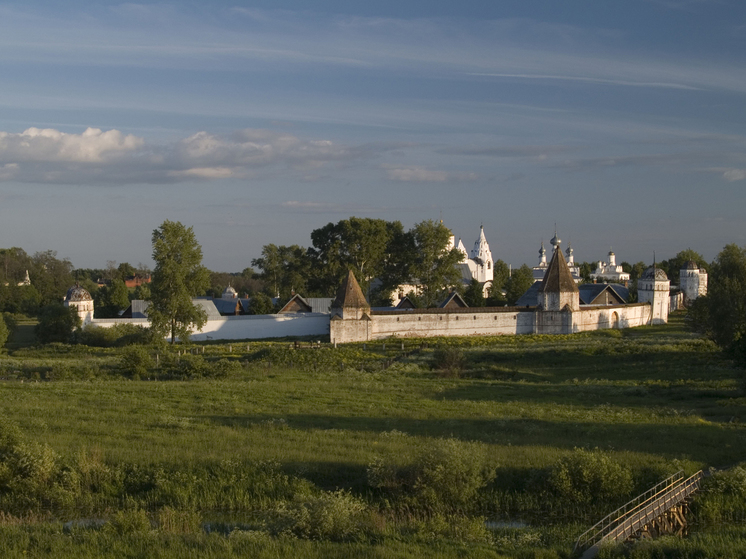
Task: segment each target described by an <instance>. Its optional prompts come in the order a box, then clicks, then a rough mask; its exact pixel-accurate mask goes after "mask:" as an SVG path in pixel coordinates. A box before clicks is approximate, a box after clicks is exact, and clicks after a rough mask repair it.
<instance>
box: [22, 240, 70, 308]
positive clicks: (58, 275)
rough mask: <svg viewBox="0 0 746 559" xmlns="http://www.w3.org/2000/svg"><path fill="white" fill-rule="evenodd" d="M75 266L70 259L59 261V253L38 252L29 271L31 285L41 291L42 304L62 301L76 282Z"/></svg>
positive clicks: (49, 251) (50, 251)
mask: <svg viewBox="0 0 746 559" xmlns="http://www.w3.org/2000/svg"><path fill="white" fill-rule="evenodd" d="M72 271H73V265H72V263H71V262H70V261H69V260H68V259H66V258H65V259H62V260H60V259H58V258H57V252H56V251H53V250H47V251H44V252H37V253H35V254H34V256H33V258H32V267H31V269H30V270H29V274H30V276H31V283H32V285H33V287H34V288H36V289H37V290H38V291H39V294H40V295H41V299H42V303H44V304H46V303H52V302H54V301H60V300H61V299H63V298H64V297H65V294H66V293H67V290H68V289H70V286H72V285H73V284H74V283H75V282H74V280H73V275H72Z"/></svg>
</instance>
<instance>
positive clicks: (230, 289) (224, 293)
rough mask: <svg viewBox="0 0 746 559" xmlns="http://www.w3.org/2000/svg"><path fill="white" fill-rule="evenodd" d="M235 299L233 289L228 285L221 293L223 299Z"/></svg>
mask: <svg viewBox="0 0 746 559" xmlns="http://www.w3.org/2000/svg"><path fill="white" fill-rule="evenodd" d="M228 295H229V296H230V297H235V296H236V290H235V289H233V286H231V285H229V286H228V287H226V288H225V291H223V297H225V296H228Z"/></svg>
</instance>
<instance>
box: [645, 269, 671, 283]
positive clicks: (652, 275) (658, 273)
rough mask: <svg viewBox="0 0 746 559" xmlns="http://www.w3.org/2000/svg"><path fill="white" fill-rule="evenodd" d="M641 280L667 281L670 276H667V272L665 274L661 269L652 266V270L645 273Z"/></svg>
mask: <svg viewBox="0 0 746 559" xmlns="http://www.w3.org/2000/svg"><path fill="white" fill-rule="evenodd" d="M640 279H648V280H649V279H654V280H667V279H668V276H667V275H666V272H664V271H663V270H661V269H660V268H656V267H655V266H650V268H648V269H647V270H645V271H644V272H643V274H642V276H640Z"/></svg>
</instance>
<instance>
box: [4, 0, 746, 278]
mask: <svg viewBox="0 0 746 559" xmlns="http://www.w3.org/2000/svg"><path fill="white" fill-rule="evenodd" d="M0 76H1V77H0V83H1V84H2V87H0V246H4V247H8V246H21V247H23V248H24V249H26V250H27V251H28V252H34V251H37V250H46V249H53V250H57V251H58V255H59V256H61V257H68V258H70V259H71V260H72V261H73V263H74V264H75V265H76V266H77V267H103V266H105V264H106V261H107V260H116V261H117V262H122V261H129V262H131V263H133V264H136V263H138V262H145V263H149V262H150V252H151V250H150V235H151V232H152V230H153V229H154V228H155V227H157V226H158V225H159V224H160V223H161V222H162V221H163V220H164V219H171V220H179V221H181V222H183V223H184V224H186V225H191V226H193V227H194V229H195V232H196V234H197V237H198V239H199V241H200V242H201V244H202V247H203V251H204V254H205V260H204V262H205V264H206V265H207V266H208V267H210V268H211V269H215V270H222V271H240V270H241V269H242V268H244V267H246V266H248V265H249V264H250V261H251V259H252V258H255V257H257V256H258V255H259V253H260V251H261V247H262V246H263V245H264V244H267V243H276V244H301V245H304V246H307V245H308V244H309V242H310V237H309V235H310V232H311V231H312V230H313V229H315V228H318V227H321V226H323V225H325V224H326V223H328V222H330V221H334V222H336V221H338V220H340V219H344V218H346V217H349V216H351V215H356V216H367V217H376V218H383V219H388V220H394V219H397V220H401V221H402V222H403V224H404V225H405V227H411V226H412V225H413V224H415V223H417V222H419V221H422V220H424V219H438V218H440V216H441V215H442V217H443V219H444V222H445V223H446V225H448V226H449V227H450V228H451V229H452V230H453V232H454V233H455V235H456V236H457V237H463V240H464V243H465V244H466V245H467V247H470V246H471V244H472V243H473V242H474V240H476V238H477V236H478V233H479V225H480V223H484V227H485V233H486V235H487V239H488V241H489V242H490V245H491V248H492V254H493V256H494V258H496V259H497V258H501V259H503V260H505V261H506V262H509V263H511V264H513V265H515V266H517V265H520V264H522V263H524V262H526V263H528V264H531V265H534V263H535V261H536V258H537V256H538V253H537V250H538V247H539V243H540V242H541V240H542V239H544V240H547V239H548V238H549V237H551V236H552V234H553V232H554V224H555V222H556V223H557V227H558V230H559V234H560V236H561V237H562V238H563V240H565V241H568V240H569V241H571V242H572V245H573V248H574V249H575V255H576V258H577V259H578V260H588V261H593V260H598V259H605V256H606V253H607V252H608V250H609V247H613V249H614V252H615V253H616V254H617V259H618V260H620V261H621V260H628V261H631V262H634V261H638V260H645V261H650V260H652V254H653V251H655V252H656V254H657V255H658V258H659V259H663V258H667V257H671V256H673V255H674V254H675V253H676V252H678V251H679V250H682V249H685V248H692V249H695V250H697V251H699V252H701V253H703V254H704V256H705V257H706V258H707V259H712V258H714V256H715V255H716V254H717V252H718V251H719V250H720V249H721V248H722V247H723V246H724V245H725V244H726V243H730V242H735V243H738V244H740V245H746V227H745V225H746V217H744V208H746V195H745V187H746V126H745V125H746V111H745V110H744V106H746V104H745V103H744V101H746V5H744V4H743V3H741V2H737V1H735V0H722V1H720V0H645V1H642V0H640V1H636V0H629V1H625V2H612V1H605V2H599V1H597V0H596V1H575V0H567V1H565V2H556V1H533V0H523V1H514V2H513V1H511V2H486V1H483V2H458V3H456V2H452V1H432V0H431V1H428V2H418V1H409V2H394V1H386V2H382V1H379V2H376V1H369V2H351V1H344V2H342V1H337V0H326V1H317V2H312V3H309V2H290V1H284V2H283V1H272V2H270V1H260V2H250V3H249V2H238V3H230V2H222V1H221V2H200V3H188V2H179V3H126V4H124V3H118V2H95V3H93V2H83V1H70V2H64V3H53V2H33V1H30V2H23V3H14V2H5V3H2V4H0Z"/></svg>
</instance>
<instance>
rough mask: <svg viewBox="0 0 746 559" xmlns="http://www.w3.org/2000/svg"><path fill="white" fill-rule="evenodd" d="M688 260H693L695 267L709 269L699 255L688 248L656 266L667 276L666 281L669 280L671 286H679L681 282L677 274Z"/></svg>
mask: <svg viewBox="0 0 746 559" xmlns="http://www.w3.org/2000/svg"><path fill="white" fill-rule="evenodd" d="M690 260H693V261H694V262H696V263H697V266H699V267H700V268H704V269H705V270H707V269H708V268H709V267H710V266H709V264H708V263H707V262H706V261H705V259H704V257H703V256H702V255H701V254H700V253H698V252H696V251H694V250H692V249H690V248H688V249H686V250H682V251H681V252H679V253H678V254H677V255H676V256H674V257H673V258H671V259H670V260H663V261H662V262H661V263H660V264H658V267H659V268H662V269H663V271H665V272H666V274H667V275H668V279H669V280H671V285H680V284H681V283H680V281H681V280H680V278H679V274H680V272H681V269H682V268H683V267H684V265H685V264H686V263H687V262H689V261H690Z"/></svg>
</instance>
